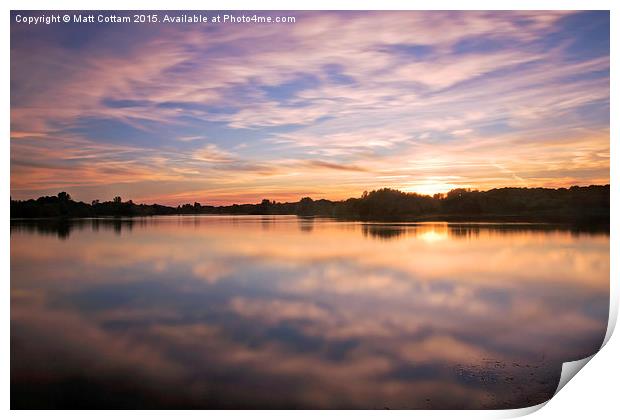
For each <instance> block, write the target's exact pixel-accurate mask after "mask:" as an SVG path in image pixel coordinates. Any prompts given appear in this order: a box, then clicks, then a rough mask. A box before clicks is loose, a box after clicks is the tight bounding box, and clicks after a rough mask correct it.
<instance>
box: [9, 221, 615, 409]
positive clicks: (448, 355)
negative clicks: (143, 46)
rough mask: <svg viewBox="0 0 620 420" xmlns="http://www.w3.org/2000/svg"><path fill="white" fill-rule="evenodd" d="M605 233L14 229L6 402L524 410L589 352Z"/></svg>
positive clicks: (471, 227)
mask: <svg viewBox="0 0 620 420" xmlns="http://www.w3.org/2000/svg"><path fill="white" fill-rule="evenodd" d="M608 305H609V236H608V235H607V234H595V233H577V232H571V231H567V230H561V229H557V228H550V227H547V228H542V227H535V226H528V225H487V224H445V223H428V224H367V223H354V222H338V221H332V220H325V219H301V218H297V217H294V216H291V217H289V216H282V217H273V216H264V217H261V216H237V217H219V216H218V217H215V216H201V217H193V216H189V217H188V216H186V217H176V216H175V217H156V218H149V219H138V220H133V221H131V220H117V221H111V220H107V221H106V220H81V221H76V222H73V223H63V224H58V223H55V224H54V223H49V222H47V223H45V222H39V223H33V222H29V223H25V222H15V221H14V222H12V223H11V399H12V403H11V404H12V407H13V408H36V407H91V408H92V407H137V408H169V407H177V408H378V409H383V408H385V407H389V408H516V407H522V406H528V405H533V404H537V403H539V402H542V401H544V400H546V399H548V398H549V397H550V396H551V395H552V394H553V392H554V390H555V388H556V386H557V383H558V380H559V375H560V369H561V363H562V362H563V361H568V360H574V359H579V358H582V357H585V356H588V355H590V354H592V353H593V352H595V351H596V350H597V349H598V348H599V346H600V345H601V342H602V340H603V337H604V335H605V330H606V325H607V316H608Z"/></svg>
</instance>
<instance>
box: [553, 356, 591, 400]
mask: <svg viewBox="0 0 620 420" xmlns="http://www.w3.org/2000/svg"><path fill="white" fill-rule="evenodd" d="M595 354H596V353H595ZM593 357H594V354H593V355H592V356H588V357H586V358H584V359H579V360H573V361H572V362H564V363H563V364H562V373H561V374H560V382H559V383H558V387H557V388H556V389H555V392H554V393H553V395H554V396H555V395H556V394H557V393H558V392H560V390H561V389H562V388H564V385H566V384H567V383H568V381H570V380H571V379H573V377H574V376H575V375H576V374H577V372H579V371H580V370H581V368H583V367H584V366H585V365H586V364H587V363H588V362H589V361H590V360H591V359H592V358H593Z"/></svg>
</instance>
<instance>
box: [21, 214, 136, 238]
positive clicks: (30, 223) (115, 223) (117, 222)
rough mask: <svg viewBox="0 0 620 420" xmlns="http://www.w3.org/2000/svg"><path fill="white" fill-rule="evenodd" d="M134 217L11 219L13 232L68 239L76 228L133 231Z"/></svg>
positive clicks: (119, 232)
mask: <svg viewBox="0 0 620 420" xmlns="http://www.w3.org/2000/svg"><path fill="white" fill-rule="evenodd" d="M135 223H136V221H135V220H134V219H119V218H114V219H45V220H27V221H26V220H19V221H11V232H26V233H30V234H33V233H37V234H40V235H45V236H57V237H58V238H59V239H67V238H68V237H69V236H70V235H71V232H73V231H74V230H78V231H81V230H84V229H88V228H90V229H91V230H92V231H93V232H99V231H100V230H102V231H113V232H114V233H116V234H117V235H120V234H121V233H122V232H123V230H128V231H131V230H132V229H133V225H134V224H135Z"/></svg>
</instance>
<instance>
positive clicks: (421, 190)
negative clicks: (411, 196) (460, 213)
mask: <svg viewBox="0 0 620 420" xmlns="http://www.w3.org/2000/svg"><path fill="white" fill-rule="evenodd" d="M455 188H469V187H468V186H463V185H456V184H449V183H445V182H434V181H430V182H424V183H421V184H416V185H409V186H406V187H403V188H400V189H401V190H402V191H405V192H412V193H418V194H423V195H434V194H445V193H447V192H448V191H450V190H453V189H455Z"/></svg>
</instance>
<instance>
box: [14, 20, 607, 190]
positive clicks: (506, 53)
mask: <svg viewBox="0 0 620 420" xmlns="http://www.w3.org/2000/svg"><path fill="white" fill-rule="evenodd" d="M571 13H572V12H570V13H569V12H556V11H553V12H544V11H535V12H525V11H512V12H406V13H402V12H365V13H353V12H300V13H299V16H298V19H297V23H296V24H293V25H287V26H281V25H263V26H256V25H235V26H226V25H221V26H216V27H212V29H211V30H210V31H208V32H205V31H201V30H199V29H198V28H197V27H195V26H187V27H164V26H154V27H151V28H150V29H149V30H138V29H129V30H128V32H123V33H112V32H110V31H111V29H110V28H108V27H101V28H99V29H97V30H96V31H95V30H93V31H94V32H93V34H92V36H91V37H90V38H89V41H88V49H87V48H86V47H85V46H81V47H76V48H69V47H68V46H66V45H65V44H64V43H63V42H61V40H62V39H63V38H62V33H60V32H62V29H58V28H51V27H50V28H39V29H37V31H38V32H36V34H34V35H33V34H31V35H30V36H28V37H25V36H22V32H23V31H25V30H26V29H24V28H21V29H17V28H13V31H14V35H13V38H15V39H16V41H15V45H14V47H13V48H12V50H11V66H12V70H11V74H12V79H11V82H12V90H11V131H12V140H11V142H12V159H13V165H12V166H15V169H12V181H11V189H12V196H14V197H28V196H30V195H31V194H32V193H33V192H35V191H37V192H40V191H46V192H48V193H52V192H54V191H53V190H54V189H57V188H62V187H63V186H65V187H66V188H69V187H79V188H78V189H77V190H76V192H77V196H80V195H82V194H84V197H85V198H86V199H93V198H98V197H96V194H97V191H99V192H103V191H107V190H109V189H111V188H119V187H118V185H120V184H122V185H129V184H133V185H134V186H135V187H136V188H135V189H136V190H138V189H139V190H140V191H149V192H148V193H147V194H144V197H154V198H163V199H167V200H168V201H170V200H172V199H173V198H172V197H181V196H189V195H190V193H191V192H192V191H197V190H202V191H204V192H205V193H207V194H208V195H216V196H219V197H222V200H225V198H223V197H224V196H227V197H237V198H241V197H244V196H245V197H252V199H254V198H258V196H260V195H261V194H260V193H259V192H256V193H251V191H260V189H261V188H262V189H264V190H265V191H268V192H273V191H280V192H282V191H284V190H286V189H287V188H288V192H286V193H282V195H281V196H282V197H287V198H288V197H293V196H295V195H299V194H303V193H307V192H308V191H310V190H313V191H316V192H318V193H324V194H327V197H328V198H345V197H347V196H351V195H355V194H357V193H359V192H361V191H363V190H366V189H369V188H372V187H374V186H375V185H378V186H381V185H379V184H377V183H376V182H375V181H376V180H377V179H378V178H377V176H382V177H385V176H393V177H394V176H404V175H407V174H406V173H402V172H403V171H400V170H399V169H398V168H403V167H409V166H411V165H410V162H411V161H415V162H416V168H417V169H414V170H413V171H411V172H410V173H409V176H410V177H411V179H408V180H405V179H404V178H403V182H402V183H400V184H398V183H397V184H394V185H393V186H395V187H402V188H414V187H415V186H416V185H426V184H424V183H423V182H422V181H420V179H413V178H414V177H424V178H425V179H431V178H436V177H445V176H447V175H448V172H450V167H452V168H453V169H454V171H455V172H458V175H459V176H462V182H463V183H466V184H467V185H479V186H481V187H482V186H484V187H487V186H500V185H511V184H512V182H513V181H514V177H511V176H505V175H507V174H503V173H502V172H497V173H494V174H492V173H488V174H485V173H484V171H485V170H489V168H495V166H493V165H494V164H498V165H501V166H502V167H504V168H510V171H511V173H513V174H516V176H518V177H519V179H522V180H523V183H524V185H531V186H537V185H541V184H544V185H556V186H566V185H568V184H567V183H569V182H575V183H585V184H589V183H594V182H599V181H603V182H604V181H605V180H606V179H607V180H608V166H609V164H608V159H607V161H606V160H605V158H604V156H605V155H606V154H608V153H609V145H608V143H609V139H608V138H607V140H606V141H605V137H606V136H607V137H608V127H609V56H608V55H605V54H602V55H600V54H599V55H594V56H593V55H588V54H585V53H581V55H580V53H579V52H577V53H575V51H574V50H573V49H571V48H572V47H571V46H572V45H573V44H574V43H575V42H577V41H579V42H580V43H585V44H586V45H587V43H588V42H595V41H594V40H592V39H589V38H588V35H587V34H584V33H582V32H580V31H578V30H574V29H575V28H572V27H570V26H567V25H568V24H567V22H569V21H568V20H567V19H568V18H570V17H571ZM575 13H576V12H575ZM575 13H572V15H575ZM602 17H604V14H596V15H588V16H587V19H589V20H593V22H599V20H600V19H602ZM596 19H599V20H596ZM602 22H603V23H605V22H604V19H603V21H602ZM607 24H608V22H607ZM603 26H604V25H603ZM599 27H601V26H600V25H599ZM603 29H604V28H602V29H601V30H603ZM121 41H122V42H121ZM603 50H604V49H603ZM86 86H87V87H88V88H86ZM274 92H275V93H274ZM93 121H107V122H109V124H107V125H106V126H105V127H102V126H101V125H97V124H93V123H92V122H93ZM76 131H79V133H80V138H79V141H78V140H76V134H75V133H76ZM196 133H199V134H196ZM579 136H582V140H583V141H581V140H578V137H579ZM562 138H568V139H571V140H570V142H572V141H573V139H575V140H574V141H575V142H579V143H581V144H584V142H585V139H592V138H596V139H597V140H596V142H595V143H594V144H593V145H592V147H593V148H594V150H591V151H590V152H588V153H586V152H585V151H581V150H580V151H577V152H578V153H580V154H579V157H577V158H574V157H572V156H569V154H567V153H566V149H564V150H562V149H561V148H555V147H547V145H548V142H549V141H551V140H553V141H555V139H562ZM35 140H39V141H35ZM530 142H536V143H537V144H539V145H540V147H541V150H544V151H545V154H542V153H540V152H538V153H535V156H537V158H536V159H533V160H527V159H521V158H518V159H514V160H513V159H511V157H510V155H511V153H506V151H507V150H510V151H512V150H514V145H515V143H518V144H519V147H518V148H517V149H519V150H521V149H522V150H523V153H522V154H525V150H531V147H530V146H529V143H530ZM22 143H23V144H22ZM605 143H607V145H606V144H605ZM78 144H79V145H87V148H88V149H90V150H97V154H90V155H88V156H82V158H81V159H82V160H81V161H77V160H73V161H72V162H68V161H67V159H62V158H61V157H58V158H56V157H54V158H52V156H57V155H58V151H62V153H66V154H75V153H78V152H76V151H75V150H74V148H76V147H78ZM241 145H243V147H241ZM521 145H523V147H521ZM123 147H127V148H131V149H132V151H131V152H123V151H121V149H122V148H123ZM567 147H569V146H568V145H567ZM584 147H585V146H584ZM104 149H106V150H108V151H109V153H110V154H109V155H106V154H105V153H108V152H104V154H103V155H100V154H98V153H99V152H100V151H103V150H104ZM233 150H234V151H235V153H234V154H233V153H232V151H233ZM474 151H475V152H474ZM32 152H34V153H32ZM27 153H30V154H29V155H26V154H27ZM519 154H521V152H519ZM35 155H36V158H35V159H34V160H36V165H35V164H33V165H30V167H33V168H34V167H36V166H39V167H40V170H39V172H36V173H32V174H31V173H28V171H27V170H26V169H25V168H26V167H28V165H27V164H25V162H27V161H29V160H30V161H32V160H33V159H32V158H33V156H35ZM130 155H131V156H130ZM112 156H114V157H112ZM53 159H55V161H53ZM46 160H47V162H48V163H47V165H48V170H49V171H48V173H47V174H46V173H45V167H44V166H45V162H46ZM294 161H297V162H299V161H305V162H304V163H302V164H300V165H298V167H297V168H295V169H294V170H293V169H292V168H291V167H289V165H288V163H287V162H294ZM317 162H329V165H331V166H329V167H328V166H327V165H323V166H322V167H321V165H317V164H316V163H317ZM439 162H441V168H444V167H445V168H446V169H445V170H443V169H442V170H438V165H439ZM547 162H552V163H551V164H549V163H547ZM578 162H579V163H578ZM33 163H35V162H33ZM577 163H578V164H577ZM519 165H521V166H519ZM588 165H589V166H590V167H589V168H588V170H589V171H590V172H583V171H582V172H579V171H577V168H576V166H581V167H582V168H583V167H584V166H588ZM596 165H599V166H598V170H597V169H596ZM207 166H208V167H207ZM124 167H127V168H130V169H126V168H124ZM345 167H348V168H349V169H352V170H350V171H348V172H351V174H350V175H351V176H346V177H344V178H343V179H342V183H343V185H342V186H341V187H340V188H339V189H336V188H335V186H334V185H333V182H332V181H333V180H332V179H331V178H330V177H329V176H328V175H327V174H323V173H322V172H321V169H323V170H325V169H337V168H343V170H342V172H343V173H345V172H347V170H344V168H345ZM573 167H575V169H571V168H573ZM62 168H65V169H62ZM354 168H359V169H361V168H363V170H353V169H354ZM424 168H425V170H423V169H424ZM467 168H470V170H468V169H467ZM552 168H554V169H552ZM584 169H585V168H584ZM235 171H237V172H235ZM444 172H446V173H444ZM249 173H252V178H250V177H249V176H248V174H249ZM355 173H357V178H355V177H354V176H353V175H355ZM373 173H374V175H375V177H371V176H370V175H371V174H373ZM366 174H367V175H368V176H366ZM102 175H103V176H107V177H108V178H107V181H106V178H104V177H102ZM309 178H311V179H314V180H315V182H316V183H315V185H313V186H310V185H307V184H306V183H305V181H304V180H306V179H309ZM382 179H386V178H382ZM392 179H396V178H392ZM215 180H218V181H221V182H220V183H219V184H218V183H216V182H215ZM224 180H227V181H224ZM328 180H329V181H328ZM161 181H165V182H166V188H167V189H168V191H163V190H161V191H160V192H159V193H157V192H156V187H155V183H157V182H161ZM145 182H147V183H148V182H152V183H153V185H150V186H149V185H145V184H144V183H145ZM200 182H203V187H202V188H200V187H198V185H199V183H200ZM86 185H88V186H90V187H88V189H86V188H82V187H81V186H86ZM96 185H99V187H95V186H96ZM121 188H125V187H121ZM161 188H163V187H161ZM222 188H227V189H228V190H226V191H224V190H223V189H222ZM235 190H236V191H235ZM127 191H128V192H129V193H130V194H131V195H135V194H132V193H131V190H130V189H129V188H128V189H127ZM209 193H213V194H209ZM235 193H236V195H235ZM75 195H76V194H74V196H75ZM166 197H167V198H166ZM135 198H138V197H135Z"/></svg>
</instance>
